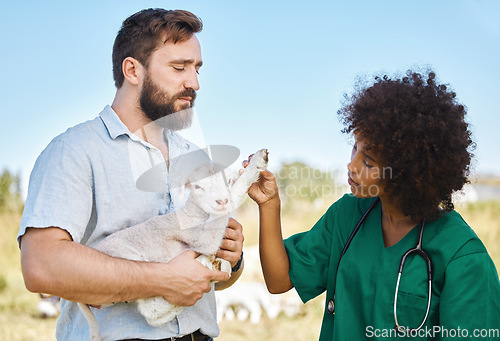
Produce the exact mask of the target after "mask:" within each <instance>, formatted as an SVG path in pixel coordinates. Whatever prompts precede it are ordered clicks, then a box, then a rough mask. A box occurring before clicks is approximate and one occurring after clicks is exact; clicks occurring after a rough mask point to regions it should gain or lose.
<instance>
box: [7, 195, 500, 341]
mask: <svg viewBox="0 0 500 341" xmlns="http://www.w3.org/2000/svg"><path fill="white" fill-rule="evenodd" d="M318 206H320V207H318ZM325 208H326V205H316V206H314V205H312V204H311V206H310V207H307V208H304V209H294V210H291V211H289V212H287V214H286V215H285V216H284V218H283V220H284V226H286V227H287V230H286V231H284V235H285V237H286V236H288V235H290V234H292V233H296V232H299V231H302V230H304V229H306V228H307V227H308V226H311V225H312V224H313V223H314V222H315V221H316V220H317V219H318V218H319V217H320V215H321V214H322V212H324V210H325ZM458 211H459V212H460V213H461V214H462V215H463V216H464V218H465V220H466V221H467V222H468V223H469V224H470V225H471V226H472V227H473V229H474V230H475V231H476V233H477V234H478V235H479V236H480V238H481V239H482V240H483V242H484V244H485V245H486V247H487V249H488V251H489V253H490V255H491V256H492V258H493V260H494V261H495V264H496V266H497V268H500V202H495V201H491V202H481V203H475V204H470V205H468V206H466V207H462V208H459V209H458ZM236 218H237V219H238V220H239V221H240V222H241V223H242V224H243V226H244V232H245V236H246V240H245V244H246V246H250V245H255V244H256V243H257V238H258V235H257V210H256V207H255V205H253V203H247V204H246V205H245V206H244V207H243V208H242V209H241V210H240V212H238V213H237V214H236ZM19 221H20V215H17V214H3V215H0V228H1V230H2V233H1V234H0V249H1V250H2V253H1V256H0V269H1V272H0V340H9V341H21V340H26V341H31V340H37V341H44V340H54V339H55V338H54V336H53V335H54V330H55V324H56V320H55V319H42V318H41V317H39V315H38V312H37V308H36V305H37V303H38V296H37V295H36V294H32V293H29V292H28V291H27V290H26V289H25V287H24V283H23V280H22V276H21V272H20V261H19V259H20V254H19V249H18V247H17V243H16V240H15V237H16V234H17V230H18V226H19ZM321 316H322V299H321V298H319V299H316V300H314V301H312V302H309V303H308V304H307V305H306V306H304V307H303V308H302V309H301V311H300V313H299V315H298V316H296V317H295V318H290V317H287V316H286V315H280V316H279V317H278V319H276V320H271V319H269V318H267V317H266V316H264V317H263V319H262V320H261V323H259V324H258V325H252V324H250V322H239V321H236V322H227V321H224V322H222V323H221V337H219V338H218V340H222V341H233V340H238V341H251V340H252V341H253V340H289V341H293V340H301V341H302V340H314V339H317V338H318V335H319V329H320V325H321Z"/></svg>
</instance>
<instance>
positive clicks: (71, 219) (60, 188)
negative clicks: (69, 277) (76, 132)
mask: <svg viewBox="0 0 500 341" xmlns="http://www.w3.org/2000/svg"><path fill="white" fill-rule="evenodd" d="M92 186H93V184H92V169H91V166H90V162H89V160H88V158H87V157H86V155H85V154H84V153H83V152H82V151H81V150H79V149H78V148H75V147H74V146H72V145H70V144H69V143H68V142H67V141H65V139H64V138H56V139H54V140H53V141H52V142H51V143H50V144H49V145H48V146H47V148H45V150H44V151H43V152H42V153H41V154H40V156H39V157H38V159H37V161H36V163H35V166H34V168H33V171H32V172H31V176H30V181H29V187H28V196H27V198H26V203H25V207H24V212H23V217H22V219H21V226H20V229H19V233H18V235H17V240H18V242H19V243H20V241H21V237H22V236H23V235H24V233H25V232H26V229H27V228H28V227H35V228H45V227H51V226H55V227H59V228H61V229H64V230H66V231H68V233H69V234H70V235H71V237H72V238H73V240H74V241H76V242H79V241H80V240H81V238H82V236H83V234H84V231H85V228H86V226H87V223H88V221H89V218H90V215H91V212H92V200H93V199H92Z"/></svg>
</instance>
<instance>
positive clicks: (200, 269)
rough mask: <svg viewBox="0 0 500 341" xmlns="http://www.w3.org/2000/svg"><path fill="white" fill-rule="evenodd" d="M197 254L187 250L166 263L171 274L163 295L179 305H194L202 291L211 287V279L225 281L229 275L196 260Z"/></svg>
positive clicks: (206, 290) (205, 291) (204, 291)
mask: <svg viewBox="0 0 500 341" xmlns="http://www.w3.org/2000/svg"><path fill="white" fill-rule="evenodd" d="M198 256H199V254H198V253H196V252H194V251H191V250H188V251H184V252H183V253H181V254H180V255H178V256H176V257H175V258H173V259H172V260H171V261H170V262H168V263H167V265H168V267H169V270H168V272H169V273H170V274H172V277H171V279H170V281H169V292H168V293H167V294H165V295H164V296H163V297H164V298H165V299H166V300H167V301H168V302H170V303H172V304H175V305H179V306H192V305H194V304H195V303H196V302H197V301H198V300H199V299H200V298H201V297H202V296H203V294H204V293H207V292H209V291H210V289H211V282H212V281H227V280H228V279H229V275H228V274H227V273H225V272H222V271H217V270H210V269H208V268H206V267H205V266H203V265H201V263H200V262H198V261H197V260H196V257H198Z"/></svg>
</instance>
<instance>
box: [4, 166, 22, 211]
mask: <svg viewBox="0 0 500 341" xmlns="http://www.w3.org/2000/svg"><path fill="white" fill-rule="evenodd" d="M22 209H23V200H22V196H21V177H20V176H19V175H14V174H12V173H11V172H10V171H9V170H7V169H4V170H3V171H2V174H1V175H0V211H1V212H6V211H8V212H20V211H22Z"/></svg>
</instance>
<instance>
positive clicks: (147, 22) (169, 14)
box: [113, 8, 203, 89]
mask: <svg viewBox="0 0 500 341" xmlns="http://www.w3.org/2000/svg"><path fill="white" fill-rule="evenodd" d="M202 29H203V24H202V22H201V19H200V18H198V17H197V16H196V15H194V14H193V13H191V12H188V11H184V10H165V9H161V8H154V9H153V8H150V9H145V10H142V11H140V12H137V13H135V14H133V15H131V16H130V17H128V18H127V19H125V21H124V22H123V24H122V27H121V29H120V31H119V32H118V34H117V36H116V39H115V43H114V45H113V78H114V80H115V86H116V87H117V88H118V89H119V88H120V87H121V86H122V85H123V81H124V76H123V71H122V63H123V60H124V59H125V58H127V57H132V58H135V59H137V60H138V61H139V62H140V63H141V64H142V65H143V66H144V67H147V66H148V64H149V61H150V58H151V54H152V52H153V51H155V50H156V49H157V48H158V47H159V46H160V44H165V43H167V42H172V43H174V44H175V43H177V42H184V41H186V40H189V39H190V38H191V37H192V36H193V34H195V33H198V32H200V31H201V30H202Z"/></svg>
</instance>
